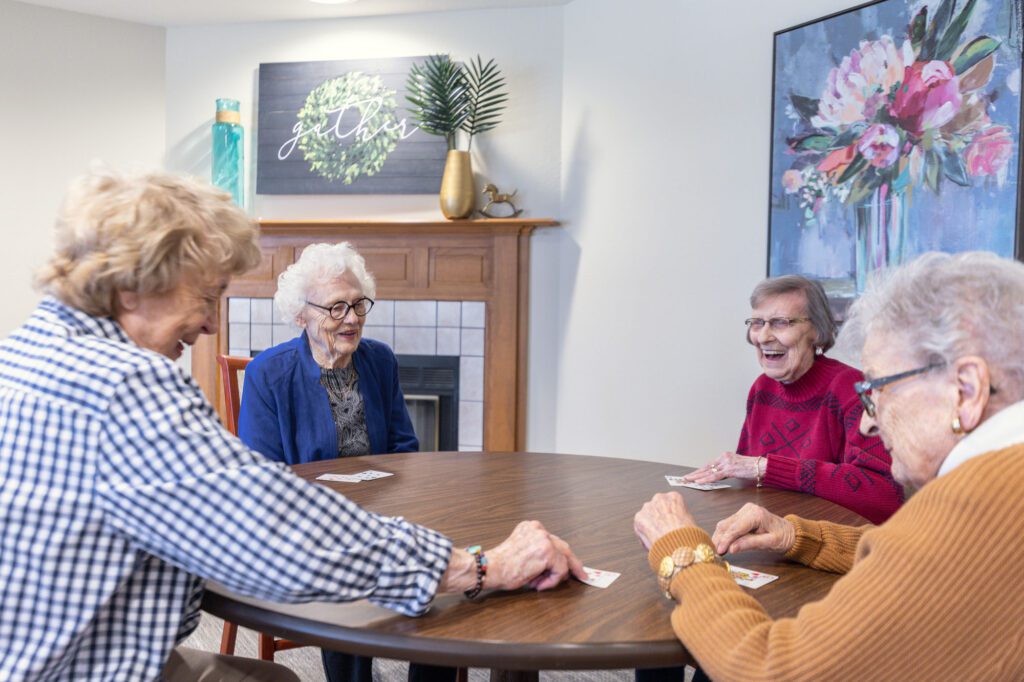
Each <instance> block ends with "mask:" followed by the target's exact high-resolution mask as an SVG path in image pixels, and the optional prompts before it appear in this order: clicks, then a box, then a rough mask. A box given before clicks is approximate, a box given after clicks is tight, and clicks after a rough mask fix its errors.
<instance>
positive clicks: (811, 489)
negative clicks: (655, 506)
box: [685, 275, 903, 523]
mask: <svg viewBox="0 0 1024 682" xmlns="http://www.w3.org/2000/svg"><path fill="white" fill-rule="evenodd" d="M750 307H751V309H752V310H751V315H750V318H749V319H748V320H747V321H746V325H747V342H748V343H749V344H751V345H752V346H754V350H755V352H756V355H757V361H758V363H759V364H760V365H761V369H762V370H763V371H764V373H763V374H762V375H761V376H760V377H758V378H757V380H756V381H755V382H754V385H753V386H751V388H750V394H749V395H748V396H747V417H746V420H745V421H744V422H743V429H742V430H741V431H740V439H739V444H738V445H737V446H736V451H735V452H725V453H723V454H722V455H720V456H719V457H717V458H715V459H714V460H713V461H711V462H710V463H708V464H707V465H705V466H703V467H701V468H700V469H697V470H696V471H694V472H692V473H691V474H689V475H688V476H686V477H685V478H686V479H687V480H689V481H692V482H695V483H712V482H714V481H717V480H719V479H722V478H730V477H731V478H741V479H747V480H751V481H756V482H757V485H758V486H760V485H762V484H763V485H769V486H772V487H775V488H782V489H784V490H797V491H800V492H805V493H810V494H812V495H817V496H818V497H822V498H825V499H827V500H831V501H833V502H837V503H839V504H841V505H843V506H845V507H848V508H850V509H852V510H854V511H855V512H857V513H858V514H860V515H861V516H864V517H865V518H867V519H870V520H871V521H873V522H875V523H879V522H881V521H884V520H885V519H887V518H889V516H891V515H892V514H893V512H895V511H896V509H898V508H899V506H900V504H901V503H902V501H903V496H902V491H901V490H900V488H899V486H898V485H896V483H895V482H894V481H893V478H892V474H891V473H890V471H889V466H890V459H889V455H888V454H887V453H886V452H885V448H884V447H883V446H882V444H881V442H880V441H879V440H878V438H876V437H874V436H864V435H861V434H860V433H858V431H857V423H858V422H859V420H860V414H861V410H862V408H861V404H860V401H859V400H858V399H857V395H856V393H854V391H853V384H854V383H855V382H857V381H859V380H860V379H861V374H860V372H858V371H857V370H856V369H854V368H853V367H850V366H848V365H845V364H843V363H841V362H839V361H838V360H833V359H831V358H828V357H825V352H826V351H828V350H829V349H830V348H831V347H832V345H833V344H834V343H835V338H836V325H835V322H834V321H833V319H832V311H831V309H830V308H829V304H828V298H827V297H826V296H825V291H824V289H822V287H821V285H820V284H819V283H817V282H814V281H812V280H809V279H807V278H805V277H800V276H798V275H786V276H784V277H776V278H774V279H766V280H764V281H763V282H761V283H760V284H758V285H757V287H755V288H754V292H753V293H752V294H751V296H750Z"/></svg>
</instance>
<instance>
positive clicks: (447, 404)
mask: <svg viewBox="0 0 1024 682" xmlns="http://www.w3.org/2000/svg"><path fill="white" fill-rule="evenodd" d="M398 381H399V384H400V385H401V386H402V393H403V394H404V395H405V404H406V407H408V409H409V417H410V418H411V419H412V425H413V429H414V430H415V431H416V438H417V439H419V441H420V450H421V451H423V452H432V451H453V450H458V449H459V448H458V437H459V409H458V406H459V358H458V357H457V356H448V355H399V356H398Z"/></svg>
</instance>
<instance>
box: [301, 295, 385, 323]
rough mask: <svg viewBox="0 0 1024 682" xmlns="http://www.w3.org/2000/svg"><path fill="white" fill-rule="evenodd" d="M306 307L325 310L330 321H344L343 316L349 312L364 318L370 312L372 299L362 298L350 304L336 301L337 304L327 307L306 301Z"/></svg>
mask: <svg viewBox="0 0 1024 682" xmlns="http://www.w3.org/2000/svg"><path fill="white" fill-rule="evenodd" d="M306 305H311V306H313V307H314V308H319V309H320V310H326V311H327V313H328V314H329V315H330V316H331V319H334V320H344V319H345V316H346V315H348V311H349V310H351V311H352V312H354V313H355V314H356V315H358V316H359V317H365V316H366V313H368V312H370V308H372V307H373V299H372V298H366V297H365V296H364V297H362V298H360V299H357V300H355V301H352V302H351V303H349V302H348V301H338V302H337V303H335V304H333V305H329V306H328V305H319V304H317V303H313V302H312V301H306Z"/></svg>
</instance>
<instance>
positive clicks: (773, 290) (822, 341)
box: [747, 275, 836, 352]
mask: <svg viewBox="0 0 1024 682" xmlns="http://www.w3.org/2000/svg"><path fill="white" fill-rule="evenodd" d="M795 291H802V292H803V294H804V300H806V301H807V313H806V314H807V317H809V318H810V319H811V326H812V327H814V331H815V333H816V334H817V336H816V338H815V340H814V345H815V347H817V348H820V349H821V350H822V352H824V351H827V350H828V349H829V348H831V347H832V346H834V345H835V343H836V322H835V319H834V318H833V317H832V308H831V307H830V306H829V304H828V296H826V295H825V289H824V287H822V286H821V283H820V282H816V281H814V280H813V279H808V278H806V277H803V276H801V275H782V276H781V277H769V278H768V279H766V280H762V281H761V283H760V284H758V285H757V286H756V287H754V291H753V292H752V293H751V294H750V307H751V308H756V307H757V306H759V305H761V303H763V302H764V300H765V299H767V298H772V297H775V296H782V295H784V294H790V293H793V292H795ZM747 342H748V343H749V342H750V335H749V334H748V335H747Z"/></svg>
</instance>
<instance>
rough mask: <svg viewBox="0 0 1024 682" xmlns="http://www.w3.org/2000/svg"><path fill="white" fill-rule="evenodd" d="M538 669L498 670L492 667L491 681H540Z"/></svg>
mask: <svg viewBox="0 0 1024 682" xmlns="http://www.w3.org/2000/svg"><path fill="white" fill-rule="evenodd" d="M539 679H540V673H539V672H537V671H536V670H498V669H496V668H491V682H538V680H539Z"/></svg>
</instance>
